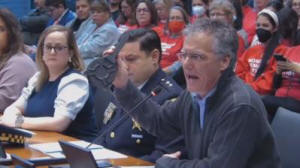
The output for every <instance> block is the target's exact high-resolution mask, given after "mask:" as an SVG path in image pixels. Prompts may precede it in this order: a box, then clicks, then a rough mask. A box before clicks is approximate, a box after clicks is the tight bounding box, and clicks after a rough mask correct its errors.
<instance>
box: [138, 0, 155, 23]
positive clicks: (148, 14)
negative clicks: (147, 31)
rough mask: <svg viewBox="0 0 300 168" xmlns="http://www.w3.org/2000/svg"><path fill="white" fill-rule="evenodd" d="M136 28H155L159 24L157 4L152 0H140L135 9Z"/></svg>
mask: <svg viewBox="0 0 300 168" xmlns="http://www.w3.org/2000/svg"><path fill="white" fill-rule="evenodd" d="M135 18H136V21H137V27H136V28H153V27H155V26H157V24H158V16H157V11H156V9H155V6H154V5H153V3H152V1H150V0H139V1H138V2H137V6H136V10H135Z"/></svg>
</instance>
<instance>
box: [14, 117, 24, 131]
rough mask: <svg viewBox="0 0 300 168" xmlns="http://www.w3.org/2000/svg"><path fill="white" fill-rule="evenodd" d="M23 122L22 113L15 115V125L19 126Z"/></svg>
mask: <svg viewBox="0 0 300 168" xmlns="http://www.w3.org/2000/svg"><path fill="white" fill-rule="evenodd" d="M23 123H24V116H23V115H22V114H20V115H17V118H16V121H15V127H16V128H21V127H22V124H23Z"/></svg>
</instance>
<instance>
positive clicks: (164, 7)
mask: <svg viewBox="0 0 300 168" xmlns="http://www.w3.org/2000/svg"><path fill="white" fill-rule="evenodd" d="M153 4H154V6H155V9H156V12H157V16H158V24H157V25H158V26H160V27H162V28H163V27H164V26H165V24H166V23H167V19H168V16H169V13H170V9H171V7H172V6H173V1H172V0H154V1H153Z"/></svg>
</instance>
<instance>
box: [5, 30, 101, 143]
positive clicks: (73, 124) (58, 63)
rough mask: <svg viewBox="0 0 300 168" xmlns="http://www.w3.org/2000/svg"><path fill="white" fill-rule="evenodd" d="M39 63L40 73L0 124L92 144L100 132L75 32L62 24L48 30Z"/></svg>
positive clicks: (41, 44) (43, 38)
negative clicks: (73, 138) (47, 132)
mask: <svg viewBox="0 0 300 168" xmlns="http://www.w3.org/2000/svg"><path fill="white" fill-rule="evenodd" d="M36 61H37V64H38V67H39V72H37V73H36V74H35V75H34V76H33V77H32V78H31V79H30V80H29V82H28V85H27V86H26V87H25V88H24V89H23V92H22V94H21V96H20V97H19V98H18V99H17V100H16V101H15V102H14V103H13V104H12V105H10V106H9V107H7V108H6V109H5V111H4V115H3V116H2V117H1V121H0V124H4V125H7V126H10V127H16V128H24V129H29V130H45V131H57V132H62V133H64V134H66V135H69V136H74V137H76V138H79V139H83V140H87V141H92V140H93V139H94V138H95V136H96V131H97V127H96V123H95V117H94V113H93V111H92V110H93V109H92V108H93V107H92V105H93V102H92V99H91V95H90V93H89V90H90V89H89V83H88V80H87V78H86V77H85V76H84V75H82V74H81V72H82V70H83V69H84V67H83V63H82V60H81V58H80V55H79V52H78V48H77V45H76V42H75V38H74V35H73V32H72V31H71V30H70V29H68V28H66V27H63V26H60V25H56V26H51V27H49V28H47V29H46V30H45V31H44V32H43V34H42V35H41V38H40V40H39V43H38V48H37V60H36Z"/></svg>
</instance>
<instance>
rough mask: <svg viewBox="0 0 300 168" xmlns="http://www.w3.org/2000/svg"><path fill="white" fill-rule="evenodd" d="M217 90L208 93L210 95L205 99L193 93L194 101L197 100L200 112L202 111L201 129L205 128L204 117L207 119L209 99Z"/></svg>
mask: <svg viewBox="0 0 300 168" xmlns="http://www.w3.org/2000/svg"><path fill="white" fill-rule="evenodd" d="M215 91H216V88H213V89H212V90H211V91H209V92H208V94H207V95H206V96H205V97H203V98H202V97H201V96H200V95H199V94H197V93H192V96H193V99H194V100H197V103H198V106H199V110H200V127H201V129H202V128H203V125H204V117H205V110H206V109H205V108H206V105H205V104H206V100H207V98H208V97H210V96H211V95H212V94H213V93H215Z"/></svg>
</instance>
